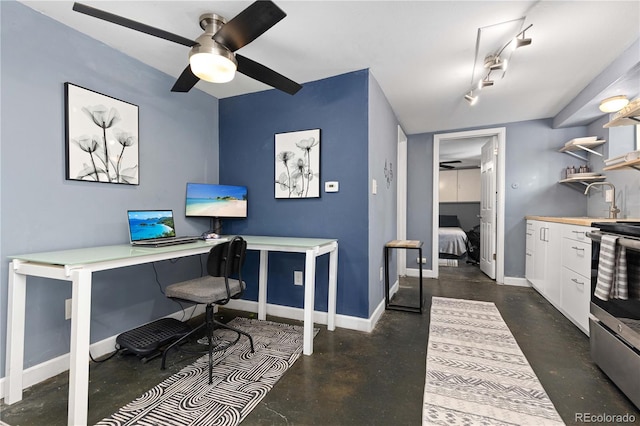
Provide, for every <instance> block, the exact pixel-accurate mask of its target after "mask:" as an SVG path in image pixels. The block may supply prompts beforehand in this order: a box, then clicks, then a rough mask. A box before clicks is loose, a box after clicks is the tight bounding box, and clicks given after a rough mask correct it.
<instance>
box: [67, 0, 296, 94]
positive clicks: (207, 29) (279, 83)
mask: <svg viewBox="0 0 640 426" xmlns="http://www.w3.org/2000/svg"><path fill="white" fill-rule="evenodd" d="M73 10H74V11H76V12H79V13H84V14H85V15H89V16H93V17H94V18H98V19H102V20H104V21H107V22H111V23H113V24H117V25H121V26H123V27H126V28H130V29H132V30H135V31H140V32H143V33H145V34H149V35H152V36H154V37H159V38H162V39H164V40H168V41H172V42H174V43H178V44H182V45H183V46H187V47H190V48H191V51H190V52H189V65H187V67H186V68H185V69H184V71H183V72H182V74H181V75H180V77H178V80H177V81H176V82H175V84H174V85H173V87H172V88H171V91H172V92H188V91H189V90H191V88H192V87H193V86H195V84H196V83H197V82H198V81H199V80H201V79H202V80H206V81H212V82H217V83H224V82H227V81H230V80H232V79H233V76H234V74H235V71H236V70H237V71H238V72H240V73H242V74H244V75H246V76H248V77H251V78H253V79H255V80H258V81H260V82H262V83H265V84H268V85H269V86H271V87H274V88H276V89H278V90H281V91H283V92H285V93H288V94H290V95H293V94H295V93H296V92H298V90H300V89H301V88H302V86H301V85H300V84H298V83H296V82H295V81H293V80H290V79H289V78H287V77H285V76H283V75H281V74H279V73H277V72H275V71H273V70H272V69H270V68H267V67H266V66H264V65H262V64H259V63H258V62H255V61H253V60H251V59H249V58H246V57H244V56H242V55H239V54H237V53H234V52H235V51H236V50H238V49H240V48H241V47H243V46H246V45H247V44H249V43H251V42H252V41H253V40H255V39H256V38H258V37H259V36H260V35H262V34H263V33H264V32H265V31H267V30H268V29H269V28H271V27H272V26H274V25H275V24H277V23H278V22H280V20H282V19H283V18H284V17H285V16H287V15H286V13H284V12H283V11H282V10H281V9H280V8H279V7H278V6H276V5H275V4H274V3H273V2H272V1H270V0H264V1H262V0H261V1H256V2H255V3H253V4H251V5H250V6H248V7H247V8H246V9H244V10H243V11H242V12H240V13H239V14H238V15H236V17H235V18H233V19H231V20H230V21H229V22H227V21H226V20H225V19H224V18H223V17H222V16H220V15H216V14H214V13H206V14H204V15H202V16H200V27H201V28H202V29H203V30H204V33H203V34H202V35H200V36H199V37H198V38H197V39H196V40H190V39H188V38H184V37H182V36H179V35H176V34H173V33H170V32H168V31H164V30H161V29H159V28H155V27H152V26H149V25H146V24H143V23H140V22H136V21H133V20H131V19H128V18H124V17H122V16H118V15H114V14H112V13H109V12H105V11H103V10H99V9H96V8H93V7H91V6H87V5H84V4H81V3H74V4H73Z"/></svg>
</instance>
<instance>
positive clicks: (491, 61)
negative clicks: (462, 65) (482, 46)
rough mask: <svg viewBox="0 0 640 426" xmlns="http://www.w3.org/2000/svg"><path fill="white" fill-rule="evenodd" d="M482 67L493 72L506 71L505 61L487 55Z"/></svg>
mask: <svg viewBox="0 0 640 426" xmlns="http://www.w3.org/2000/svg"><path fill="white" fill-rule="evenodd" d="M484 67H485V68H487V69H489V70H491V71H493V70H503V71H506V70H507V60H506V59H502V58H500V56H499V55H487V57H485V58H484Z"/></svg>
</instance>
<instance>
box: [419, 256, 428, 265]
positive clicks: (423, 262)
mask: <svg viewBox="0 0 640 426" xmlns="http://www.w3.org/2000/svg"><path fill="white" fill-rule="evenodd" d="M416 263H421V264H423V265H424V264H425V263H427V258H426V257H422V258H421V257H418V258H416Z"/></svg>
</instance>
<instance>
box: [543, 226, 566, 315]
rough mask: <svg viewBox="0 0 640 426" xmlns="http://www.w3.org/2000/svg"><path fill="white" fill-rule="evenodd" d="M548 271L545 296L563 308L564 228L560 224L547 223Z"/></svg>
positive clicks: (546, 271)
mask: <svg viewBox="0 0 640 426" xmlns="http://www.w3.org/2000/svg"><path fill="white" fill-rule="evenodd" d="M545 225H546V227H547V232H546V244H547V251H546V256H547V258H546V270H545V275H544V291H545V293H544V296H545V297H546V298H547V300H548V301H549V302H551V304H552V305H553V306H555V307H556V308H559V307H560V306H561V295H562V291H561V289H560V272H561V269H562V227H563V226H564V225H562V224H559V223H546V224H545Z"/></svg>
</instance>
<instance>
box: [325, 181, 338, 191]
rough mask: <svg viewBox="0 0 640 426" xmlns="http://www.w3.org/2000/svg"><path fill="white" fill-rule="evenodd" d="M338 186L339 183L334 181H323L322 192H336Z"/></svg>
mask: <svg viewBox="0 0 640 426" xmlns="http://www.w3.org/2000/svg"><path fill="white" fill-rule="evenodd" d="M339 188H340V184H339V183H338V182H336V181H332V182H325V183H324V192H338V189H339Z"/></svg>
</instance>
